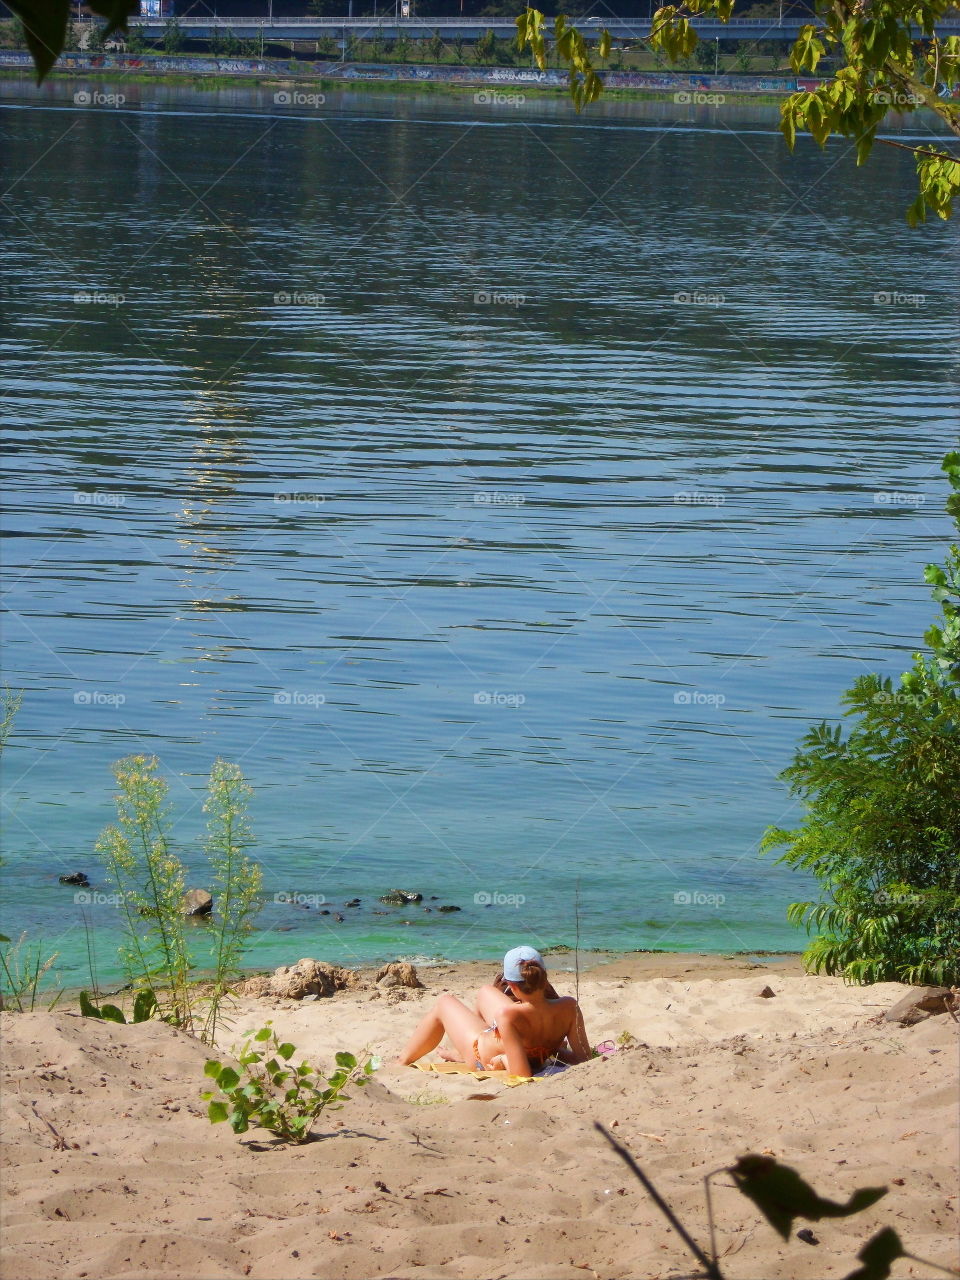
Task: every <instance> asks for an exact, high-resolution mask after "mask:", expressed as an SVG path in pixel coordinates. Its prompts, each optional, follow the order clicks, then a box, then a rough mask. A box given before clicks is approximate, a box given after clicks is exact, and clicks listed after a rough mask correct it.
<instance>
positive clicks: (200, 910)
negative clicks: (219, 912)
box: [181, 889, 213, 916]
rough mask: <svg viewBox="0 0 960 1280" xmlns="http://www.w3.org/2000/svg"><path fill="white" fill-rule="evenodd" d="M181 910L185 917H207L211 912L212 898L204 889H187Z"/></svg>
mask: <svg viewBox="0 0 960 1280" xmlns="http://www.w3.org/2000/svg"><path fill="white" fill-rule="evenodd" d="M181 910H182V911H183V914H184V915H185V916H208V915H209V914H210V913H211V911H212V910H213V898H212V897H211V896H210V894H209V893H207V891H206V889H188V890H187V892H186V893H185V894H184V895H183V901H182V903H181Z"/></svg>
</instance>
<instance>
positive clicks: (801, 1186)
mask: <svg viewBox="0 0 960 1280" xmlns="http://www.w3.org/2000/svg"><path fill="white" fill-rule="evenodd" d="M727 1172H728V1173H729V1174H730V1176H731V1177H732V1178H733V1180H734V1182H735V1183H736V1184H737V1188H738V1190H739V1191H741V1192H742V1193H743V1194H744V1195H745V1196H746V1197H747V1198H748V1199H750V1200H752V1201H753V1203H754V1204H755V1205H756V1206H757V1208H758V1209H759V1210H760V1212H761V1213H762V1214H763V1216H764V1217H765V1218H766V1220H767V1221H768V1222H769V1223H770V1225H771V1226H772V1227H773V1229H774V1230H775V1231H777V1232H779V1234H780V1235H781V1236H782V1237H783V1239H784V1240H789V1238H790V1232H791V1229H792V1227H793V1221H794V1219H795V1218H806V1219H807V1221H808V1222H819V1221H820V1219H821V1218H846V1217H849V1216H850V1214H853V1213H860V1212H861V1210H863V1209H868V1208H869V1207H870V1205H872V1204H876V1202H877V1201H878V1200H879V1199H880V1198H881V1196H885V1195H886V1194H887V1188H886V1187H861V1188H859V1190H857V1191H854V1193H853V1195H851V1197H850V1199H849V1200H848V1201H847V1203H846V1204H837V1203H836V1202H835V1201H833V1200H825V1199H823V1198H822V1197H821V1196H819V1195H817V1193H816V1192H815V1191H814V1189H813V1188H812V1187H811V1186H810V1184H809V1183H807V1182H805V1181H804V1180H803V1178H801V1177H800V1175H799V1174H798V1173H797V1171H796V1170H795V1169H791V1168H790V1167H789V1166H788V1165H783V1164H779V1163H778V1162H777V1161H776V1160H774V1159H773V1157H772V1156H758V1155H746V1156H741V1157H740V1158H739V1159H738V1160H737V1162H736V1164H735V1165H732V1166H731V1167H730V1168H729V1169H728V1170H727Z"/></svg>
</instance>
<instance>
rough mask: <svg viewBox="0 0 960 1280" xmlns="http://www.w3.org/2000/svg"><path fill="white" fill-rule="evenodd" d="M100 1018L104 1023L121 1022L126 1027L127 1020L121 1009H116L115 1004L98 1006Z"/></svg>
mask: <svg viewBox="0 0 960 1280" xmlns="http://www.w3.org/2000/svg"><path fill="white" fill-rule="evenodd" d="M100 1017H101V1018H103V1019H104V1021H105V1022H122V1023H123V1024H124V1025H126V1022H127V1019H126V1015H125V1014H124V1012H123V1010H122V1009H118V1008H117V1006H116V1005H115V1004H102V1005H101V1006H100Z"/></svg>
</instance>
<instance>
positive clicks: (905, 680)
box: [762, 453, 960, 984]
mask: <svg viewBox="0 0 960 1280" xmlns="http://www.w3.org/2000/svg"><path fill="white" fill-rule="evenodd" d="M943 469H944V471H945V472H946V475H947V478H948V480H949V482H950V484H951V486H952V487H953V489H954V493H953V494H952V495H951V496H950V498H949V499H948V501H947V510H948V512H949V513H950V514H951V515H952V516H953V517H954V520H955V521H956V522H957V526H958V529H960V453H950V454H948V455H947V457H946V458H945V459H944V463H943ZM925 576H926V580H927V581H928V582H929V583H930V585H931V586H932V587H933V590H934V598H935V599H936V600H937V602H938V603H939V604H940V608H941V618H940V622H939V625H937V626H934V627H931V628H930V630H928V631H927V633H926V635H925V637H924V639H925V641H926V642H927V644H928V645H929V646H930V649H931V651H932V652H931V654H930V655H929V656H924V655H923V654H920V653H917V654H915V655H914V661H913V666H912V667H911V669H910V670H909V671H907V672H906V673H904V674H903V675H902V676H901V677H900V679H899V681H897V682H894V681H892V680H890V679H889V678H882V677H880V676H878V675H866V676H861V677H860V678H859V679H858V680H856V681H855V683H854V684H853V686H852V687H851V688H850V689H849V690H848V691H847V693H846V694H844V696H843V702H844V703H845V704H846V707H847V710H846V713H845V714H846V715H847V716H849V717H851V718H852V719H853V725H852V727H851V728H850V729H849V730H848V732H847V733H846V734H845V733H844V731H843V728H842V726H840V725H836V726H834V727H833V728H831V727H830V726H829V725H827V724H826V723H822V724H820V725H818V726H816V727H815V728H813V729H811V730H810V732H809V733H808V734H807V736H806V738H805V739H804V740H803V745H802V747H801V748H800V749H799V750H798V751H797V753H796V755H795V757H794V760H793V763H792V764H791V765H790V767H789V768H788V769H786V770H785V771H784V773H783V774H782V775H781V776H782V777H783V778H784V780H785V781H786V782H787V783H788V784H789V786H790V790H791V791H792V792H793V794H794V795H796V796H799V797H800V798H801V799H803V801H804V802H805V805H806V813H805V814H804V817H803V820H802V823H801V825H800V826H799V827H798V828H797V829H795V830H791V831H786V830H781V829H779V828H771V829H770V830H768V831H767V833H766V834H765V836H764V839H763V844H762V847H763V848H764V849H767V848H771V847H775V846H781V845H786V852H785V853H784V854H783V855H782V857H781V859H780V861H781V862H786V863H787V864H788V865H790V866H793V867H799V868H802V869H804V870H806V871H811V872H812V873H813V874H814V876H816V878H817V879H818V880H819V881H820V885H821V890H822V894H823V895H824V896H822V897H821V900H820V901H818V902H795V903H793V904H792V905H791V906H790V908H789V911H788V918H789V919H790V920H791V921H792V922H793V923H795V924H798V925H805V926H806V928H807V929H808V931H812V930H814V929H817V930H819V931H820V933H819V936H817V937H815V938H814V939H813V941H812V942H811V943H810V945H809V947H808V948H807V950H806V952H805V953H804V962H805V964H806V966H807V968H808V969H810V970H812V971H813V972H815V973H828V974H840V975H842V976H843V977H844V978H846V979H847V980H848V981H850V982H861V983H867V982H884V981H890V982H909V983H928V982H932V983H943V984H949V983H955V982H957V981H960V803H958V797H960V548H958V547H957V546H956V545H953V546H951V547H950V549H949V551H948V556H947V563H946V565H945V567H943V568H941V567H939V566H935V565H930V566H928V568H927V570H926V575H925Z"/></svg>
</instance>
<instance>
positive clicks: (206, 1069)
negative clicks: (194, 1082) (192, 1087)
mask: <svg viewBox="0 0 960 1280" xmlns="http://www.w3.org/2000/svg"><path fill="white" fill-rule="evenodd" d="M221 1070H222V1067H221V1065H220V1063H219V1062H217V1060H216V1058H210V1059H209V1060H208V1061H207V1062H205V1063H204V1064H203V1074H204V1075H205V1076H210V1077H211V1078H212V1079H214V1080H216V1078H217V1076H218V1075H219V1074H220V1072H221Z"/></svg>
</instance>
